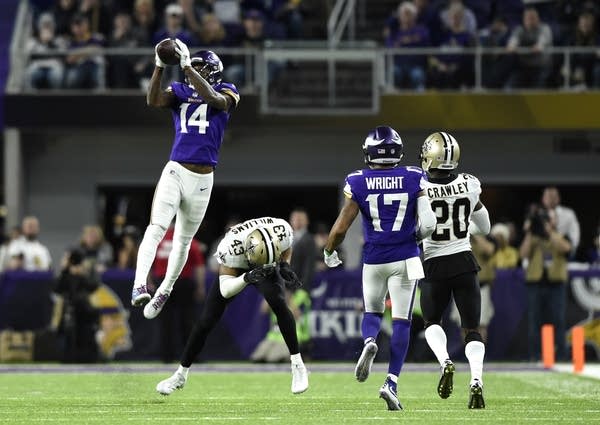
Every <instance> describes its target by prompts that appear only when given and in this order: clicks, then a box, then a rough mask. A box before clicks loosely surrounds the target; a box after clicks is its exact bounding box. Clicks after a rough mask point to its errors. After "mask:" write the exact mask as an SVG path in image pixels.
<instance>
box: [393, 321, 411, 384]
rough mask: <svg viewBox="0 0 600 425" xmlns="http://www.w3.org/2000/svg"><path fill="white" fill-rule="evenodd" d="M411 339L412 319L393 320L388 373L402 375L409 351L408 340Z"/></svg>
mask: <svg viewBox="0 0 600 425" xmlns="http://www.w3.org/2000/svg"><path fill="white" fill-rule="evenodd" d="M409 340H410V320H402V319H400V320H394V321H392V340H391V341H390V346H391V347H390V348H391V356H390V364H389V367H388V373H391V374H392V375H396V376H398V375H400V370H401V369H402V365H404V359H405V358H406V352H407V351H408V342H409Z"/></svg>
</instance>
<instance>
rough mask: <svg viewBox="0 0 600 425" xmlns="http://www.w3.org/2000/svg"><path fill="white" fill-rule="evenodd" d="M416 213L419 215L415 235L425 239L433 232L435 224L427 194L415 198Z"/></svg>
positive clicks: (435, 220)
mask: <svg viewBox="0 0 600 425" xmlns="http://www.w3.org/2000/svg"><path fill="white" fill-rule="evenodd" d="M417 215H418V217H419V226H418V228H417V237H418V239H425V238H427V237H428V236H430V235H431V234H432V233H433V231H434V230H435V225H436V224H437V219H436V217H435V214H434V212H433V210H432V209H431V204H430V203H429V198H428V197H427V196H419V197H418V198H417Z"/></svg>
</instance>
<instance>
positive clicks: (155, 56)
mask: <svg viewBox="0 0 600 425" xmlns="http://www.w3.org/2000/svg"><path fill="white" fill-rule="evenodd" d="M165 40H168V38H165ZM165 40H161V41H159V42H158V43H157V44H156V46H154V64H155V65H156V66H158V67H159V68H164V67H165V66H167V64H166V63H164V62H163V61H161V60H160V58H159V57H158V52H157V51H156V48H157V47H158V45H159V44H160V43H162V42H163V41H165Z"/></svg>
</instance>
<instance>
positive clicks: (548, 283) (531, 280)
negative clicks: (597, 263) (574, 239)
mask: <svg viewBox="0 0 600 425" xmlns="http://www.w3.org/2000/svg"><path fill="white" fill-rule="evenodd" d="M523 230H524V232H525V237H524V239H523V242H522V243H521V247H520V249H519V251H520V255H521V258H522V259H523V263H524V265H525V269H526V270H525V283H526V285H527V305H528V311H527V319H528V333H529V360H531V361H537V360H539V359H540V332H541V327H542V325H543V324H546V323H550V324H552V325H554V335H555V347H556V358H557V359H558V360H564V359H566V358H567V350H566V342H565V308H566V283H567V278H568V271H567V260H568V256H569V252H570V251H571V242H570V241H569V239H568V238H567V237H565V236H564V235H562V234H560V233H558V231H557V228H556V215H555V212H554V211H553V210H547V209H545V208H544V207H542V206H539V205H532V206H531V207H530V209H529V212H528V214H527V216H526V218H525V223H524V225H523Z"/></svg>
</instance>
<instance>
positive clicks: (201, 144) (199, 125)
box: [167, 82, 240, 166]
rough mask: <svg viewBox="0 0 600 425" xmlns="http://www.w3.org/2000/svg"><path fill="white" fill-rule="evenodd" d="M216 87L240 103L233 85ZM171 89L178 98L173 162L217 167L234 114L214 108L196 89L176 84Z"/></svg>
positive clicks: (174, 108) (174, 119)
mask: <svg viewBox="0 0 600 425" xmlns="http://www.w3.org/2000/svg"><path fill="white" fill-rule="evenodd" d="M213 88H214V89H215V90H216V91H218V92H221V93H223V94H225V95H228V96H230V97H231V98H232V99H233V100H234V105H237V103H238V102H239V100H240V95H239V93H238V90H237V89H236V88H235V86H234V85H233V84H229V83H219V84H216V85H215V86H213ZM167 90H170V91H171V92H172V93H173V94H174V95H175V98H176V102H175V104H174V105H173V106H172V108H171V112H172V114H173V124H174V125H175V140H174V141H173V148H172V149H171V157H170V159H171V160H172V161H177V162H189V163H192V164H207V165H212V166H216V165H217V162H218V160H219V149H220V148H221V144H222V143H223V134H224V133H225V127H226V125H227V121H229V115H230V111H222V110H220V109H215V108H212V107H210V106H209V105H208V104H207V103H206V102H204V99H202V98H201V97H200V95H199V94H198V93H196V90H195V89H194V88H193V87H191V86H189V85H187V84H183V83H178V82H175V83H172V84H171V85H170V86H169V88H168V89H167Z"/></svg>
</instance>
